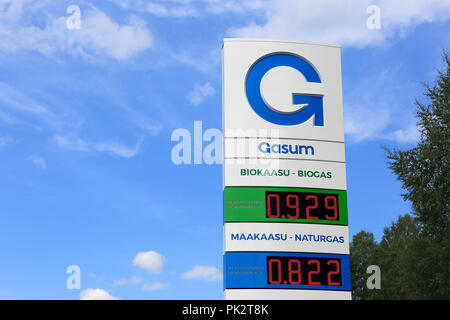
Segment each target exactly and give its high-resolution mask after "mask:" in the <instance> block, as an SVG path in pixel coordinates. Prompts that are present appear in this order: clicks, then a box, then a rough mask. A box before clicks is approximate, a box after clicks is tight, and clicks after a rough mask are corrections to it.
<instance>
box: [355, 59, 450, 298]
mask: <svg viewBox="0 0 450 320" xmlns="http://www.w3.org/2000/svg"><path fill="white" fill-rule="evenodd" d="M444 61H445V63H446V66H445V68H444V70H442V71H438V77H437V79H436V81H435V83H434V85H433V86H430V85H428V84H424V86H425V90H426V92H425V96H426V98H427V101H428V102H427V103H423V102H420V101H418V100H416V105H417V118H418V122H417V127H418V130H419V132H420V140H419V142H418V144H417V146H416V147H414V148H412V149H410V150H399V149H389V148H385V150H386V156H387V158H388V166H389V168H390V169H391V170H392V171H393V172H394V173H395V174H396V176H397V179H398V180H400V181H401V183H402V187H403V189H404V190H405V191H406V192H405V193H404V194H403V197H404V199H405V200H408V201H410V202H411V205H412V212H411V215H404V216H400V217H399V219H398V220H397V221H396V222H394V223H393V224H392V225H391V226H390V227H388V228H385V230H384V235H383V238H382V240H381V241H380V242H379V243H377V242H375V241H374V239H373V234H370V233H367V232H365V231H361V232H360V233H358V234H356V235H355V236H354V238H353V242H352V245H351V268H352V271H353V274H352V287H353V295H354V298H361V299H378V298H382V299H450V247H449V245H450V219H449V199H450V194H449V193H450V189H449V173H450V168H449V162H448V160H449V159H448V158H449V153H450V130H449V123H450V99H449V98H450V59H449V56H448V55H447V54H444ZM369 264H376V265H379V266H380V268H381V274H382V278H381V279H382V285H381V286H382V287H381V290H368V289H367V288H366V287H365V282H364V281H363V279H366V278H367V275H364V272H365V268H367V266H368V265H369ZM373 291H378V292H373Z"/></svg>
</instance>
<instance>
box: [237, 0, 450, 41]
mask: <svg viewBox="0 0 450 320" xmlns="http://www.w3.org/2000/svg"><path fill="white" fill-rule="evenodd" d="M373 4H375V5H377V6H379V8H380V9H381V28H380V29H379V30H377V29H375V30H373V29H369V28H368V27H367V19H368V18H369V16H370V14H368V13H367V12H366V10H367V8H368V7H369V5H373ZM449 9H450V2H449V1H448V0H435V1H429V0H415V1H409V0H395V1H392V0H379V1H376V2H374V1H373V0H341V1H335V0H314V1H298V0H277V1H271V2H270V3H269V5H268V7H267V9H266V12H265V13H266V21H265V22H264V23H260V24H258V23H255V22H254V21H252V22H250V23H248V24H247V25H246V26H243V27H238V28H232V29H230V30H229V34H230V35H231V36H234V37H243V38H282V39H294V40H297V39H298V40H305V41H315V42H327V43H333V44H341V45H356V46H364V45H368V44H382V43H384V42H385V41H386V40H387V39H389V38H391V37H392V36H393V35H396V34H400V35H402V34H404V33H405V32H406V31H407V30H408V29H409V28H413V27H415V26H416V25H418V24H421V23H424V22H432V21H442V20H447V19H448V18H449V16H450V10H449Z"/></svg>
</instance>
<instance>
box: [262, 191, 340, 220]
mask: <svg viewBox="0 0 450 320" xmlns="http://www.w3.org/2000/svg"><path fill="white" fill-rule="evenodd" d="M265 204H266V217H267V218H287V219H310V220H311V219H318V220H338V219H339V199H338V195H337V194H327V193H310V192H285V191H266V194H265Z"/></svg>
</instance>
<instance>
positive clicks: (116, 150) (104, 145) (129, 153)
mask: <svg viewBox="0 0 450 320" xmlns="http://www.w3.org/2000/svg"><path fill="white" fill-rule="evenodd" d="M54 141H55V143H56V144H57V145H58V146H59V147H60V148H61V149H65V150H70V151H80V152H106V153H109V154H113V155H117V156H120V157H123V158H132V157H134V156H136V155H137V154H138V152H139V149H140V146H141V144H142V142H143V138H142V137H140V138H139V139H138V141H137V142H136V144H135V145H134V146H131V147H130V146H125V145H122V144H119V143H117V142H115V141H112V142H111V141H108V142H88V141H86V140H83V139H81V138H78V137H73V136H72V137H67V136H62V135H57V136H55V137H54Z"/></svg>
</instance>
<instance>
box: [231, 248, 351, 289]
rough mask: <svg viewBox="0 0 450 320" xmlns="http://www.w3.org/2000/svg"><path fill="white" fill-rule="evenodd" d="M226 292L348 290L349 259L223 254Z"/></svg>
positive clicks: (317, 255)
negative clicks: (248, 290)
mask: <svg viewBox="0 0 450 320" xmlns="http://www.w3.org/2000/svg"><path fill="white" fill-rule="evenodd" d="M224 260H225V261H224V265H225V279H224V282H225V289H308V290H341V291H350V258H349V256H348V255H342V254H318V253H288V252H282V253H281V252H226V253H225V256H224Z"/></svg>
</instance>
